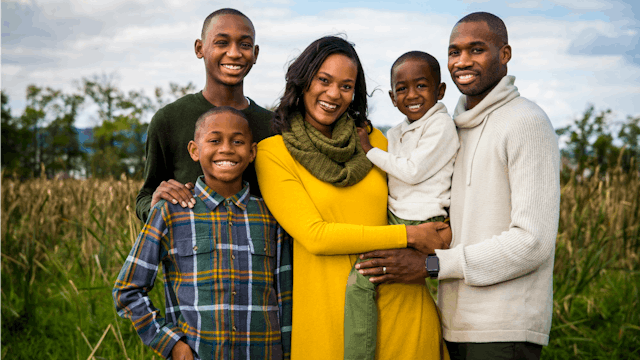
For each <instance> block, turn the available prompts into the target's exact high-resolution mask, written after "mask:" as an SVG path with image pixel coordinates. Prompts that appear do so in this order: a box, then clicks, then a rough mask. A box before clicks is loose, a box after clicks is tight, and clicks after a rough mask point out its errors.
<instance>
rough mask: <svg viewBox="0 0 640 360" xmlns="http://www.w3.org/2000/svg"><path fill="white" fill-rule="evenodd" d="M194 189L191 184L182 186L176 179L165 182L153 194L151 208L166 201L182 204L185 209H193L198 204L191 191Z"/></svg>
mask: <svg viewBox="0 0 640 360" xmlns="http://www.w3.org/2000/svg"><path fill="white" fill-rule="evenodd" d="M193 188H194V186H193V184H192V183H190V182H188V183H186V184H181V183H179V182H178V181H176V180H174V179H171V180H168V181H163V182H161V183H160V185H159V186H158V188H157V189H156V191H154V192H153V196H152V197H151V207H153V205H155V204H156V203H157V202H158V201H160V199H164V200H167V201H168V202H170V203H172V204H180V205H182V207H183V208H186V207H187V206H188V207H189V208H193V206H194V205H195V204H196V199H195V198H194V197H193V194H192V193H191V189H193Z"/></svg>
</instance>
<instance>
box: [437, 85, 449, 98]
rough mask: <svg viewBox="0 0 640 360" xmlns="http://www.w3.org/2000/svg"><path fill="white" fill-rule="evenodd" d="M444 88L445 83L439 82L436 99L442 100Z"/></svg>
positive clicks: (445, 87)
mask: <svg viewBox="0 0 640 360" xmlns="http://www.w3.org/2000/svg"><path fill="white" fill-rule="evenodd" d="M446 90H447V84H445V83H440V85H438V100H442V98H443V97H444V93H445V91H446Z"/></svg>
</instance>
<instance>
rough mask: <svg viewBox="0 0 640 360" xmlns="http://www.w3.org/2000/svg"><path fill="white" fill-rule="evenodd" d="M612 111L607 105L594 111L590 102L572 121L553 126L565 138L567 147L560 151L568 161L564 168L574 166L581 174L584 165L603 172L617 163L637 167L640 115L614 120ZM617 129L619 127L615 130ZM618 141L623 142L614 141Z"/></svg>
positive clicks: (639, 154)
mask: <svg viewBox="0 0 640 360" xmlns="http://www.w3.org/2000/svg"><path fill="white" fill-rule="evenodd" d="M611 115H612V112H611V110H610V109H608V110H604V111H600V112H597V113H596V111H595V108H594V106H593V105H589V106H588V107H587V109H586V110H585V112H584V114H583V115H582V117H581V118H578V119H576V120H575V121H574V123H573V124H571V125H567V126H565V127H563V128H559V129H556V133H557V134H558V135H560V136H564V137H565V138H566V139H567V143H566V147H565V148H564V149H562V151H561V152H562V156H563V158H564V159H565V160H566V161H565V163H566V165H569V166H568V167H566V168H565V172H570V171H571V170H574V169H575V170H577V171H576V172H575V173H576V174H577V175H580V176H581V175H584V174H585V173H584V170H585V169H596V168H598V169H599V170H600V173H601V174H605V173H606V172H607V170H608V168H609V167H614V166H616V165H617V164H618V163H620V164H621V165H622V166H623V170H624V171H625V172H628V171H631V170H635V171H637V170H640V167H639V166H638V165H640V148H639V147H638V141H639V140H640V128H639V127H638V122H639V121H640V117H636V118H632V117H628V118H627V121H626V122H622V121H618V122H615V121H612V120H611ZM616 129H619V130H618V131H617V132H616V131H615V130H616ZM616 139H617V140H618V141H616ZM617 142H618V143H620V142H621V143H622V144H621V145H617V144H616V143H617ZM632 159H633V160H632ZM565 176H566V174H565Z"/></svg>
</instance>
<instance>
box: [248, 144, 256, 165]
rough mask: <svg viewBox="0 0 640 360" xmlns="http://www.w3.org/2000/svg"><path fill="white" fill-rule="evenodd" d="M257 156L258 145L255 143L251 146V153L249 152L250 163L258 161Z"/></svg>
mask: <svg viewBox="0 0 640 360" xmlns="http://www.w3.org/2000/svg"><path fill="white" fill-rule="evenodd" d="M256 154H258V143H256V142H254V143H252V144H251V151H250V152H249V159H250V161H249V162H253V160H255V159H256Z"/></svg>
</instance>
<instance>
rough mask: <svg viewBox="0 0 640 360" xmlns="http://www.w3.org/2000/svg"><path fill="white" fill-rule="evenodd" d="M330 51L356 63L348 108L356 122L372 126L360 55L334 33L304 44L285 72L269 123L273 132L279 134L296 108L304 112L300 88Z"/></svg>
mask: <svg viewBox="0 0 640 360" xmlns="http://www.w3.org/2000/svg"><path fill="white" fill-rule="evenodd" d="M333 54H343V55H345V56H347V57H348V58H349V59H351V60H352V61H353V62H354V63H355V64H356V67H357V68H358V74H357V76H356V85H355V89H354V98H353V101H352V102H351V105H349V108H348V109H347V112H348V113H349V115H350V116H351V117H352V118H353V119H354V120H355V123H356V126H358V127H364V128H367V129H371V121H369V120H368V119H367V97H368V95H367V84H366V82H365V79H364V70H363V69H362V64H361V63H360V58H358V54H357V53H356V50H355V49H354V48H353V44H351V43H350V42H348V41H346V40H345V39H342V38H340V37H337V36H325V37H322V38H320V39H318V40H316V41H314V42H312V43H311V45H309V46H307V48H306V49H304V51H303V52H302V54H300V56H298V58H297V59H295V61H293V62H292V63H291V65H289V69H288V70H287V75H286V76H285V80H286V81H287V85H286V86H285V90H284V95H282V97H281V98H280V104H278V107H277V108H276V110H275V111H274V115H273V124H272V126H273V131H274V132H275V133H276V134H282V133H283V132H286V131H287V130H289V129H290V128H291V127H290V124H289V119H290V118H291V116H293V114H294V113H296V112H299V113H300V114H302V116H304V114H305V108H304V100H303V97H302V92H303V91H304V90H308V89H309V87H310V86H311V80H313V77H314V76H315V75H316V74H317V73H318V70H319V69H320V66H322V63H324V61H325V59H326V58H327V57H329V55H333Z"/></svg>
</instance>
